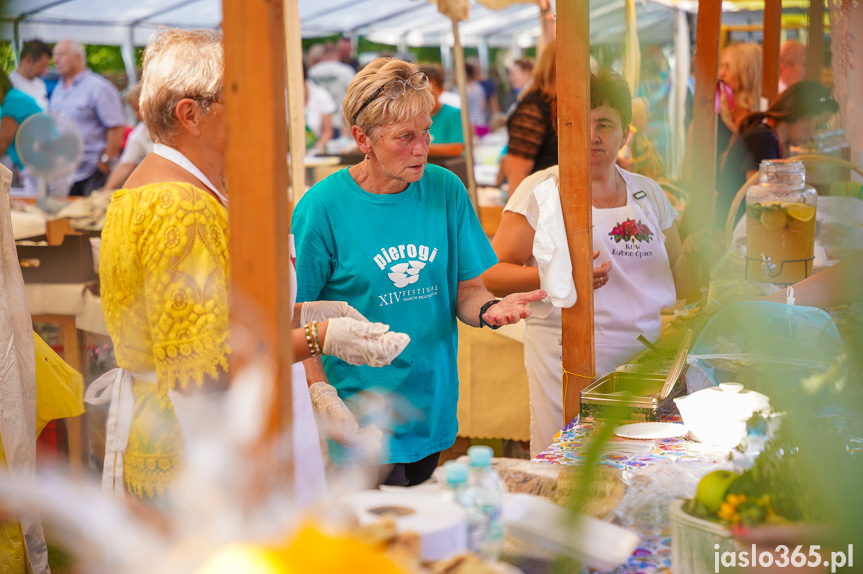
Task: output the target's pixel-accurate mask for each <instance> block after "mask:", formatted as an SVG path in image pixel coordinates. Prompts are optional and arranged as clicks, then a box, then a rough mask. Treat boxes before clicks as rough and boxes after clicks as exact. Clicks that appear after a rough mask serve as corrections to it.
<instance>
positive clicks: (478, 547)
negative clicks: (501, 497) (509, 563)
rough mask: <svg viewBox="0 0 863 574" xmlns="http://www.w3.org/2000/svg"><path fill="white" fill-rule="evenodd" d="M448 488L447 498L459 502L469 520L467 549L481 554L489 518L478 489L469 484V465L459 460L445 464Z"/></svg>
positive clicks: (445, 493) (445, 495)
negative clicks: (479, 499) (484, 510)
mask: <svg viewBox="0 0 863 574" xmlns="http://www.w3.org/2000/svg"><path fill="white" fill-rule="evenodd" d="M444 471H445V473H446V483H447V490H446V491H445V492H444V498H445V499H446V500H450V501H453V502H455V503H457V504H459V505H460V506H461V507H462V508H464V511H465V517H466V520H467V544H466V546H467V549H468V550H470V551H472V552H476V553H477V554H481V552H482V546H483V541H484V540H485V538H486V533H487V531H488V519H487V518H486V515H485V513H484V512H483V511H482V509H481V508H480V505H479V501H478V496H477V492H476V489H475V488H474V487H472V486H470V485H469V484H468V470H467V466H466V465H464V464H462V463H459V462H450V463H447V464H446V465H444Z"/></svg>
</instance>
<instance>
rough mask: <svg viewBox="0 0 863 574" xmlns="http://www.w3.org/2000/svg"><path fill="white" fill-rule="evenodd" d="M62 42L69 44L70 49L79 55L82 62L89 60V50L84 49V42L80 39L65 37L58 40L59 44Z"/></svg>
mask: <svg viewBox="0 0 863 574" xmlns="http://www.w3.org/2000/svg"><path fill="white" fill-rule="evenodd" d="M60 44H67V45H68V46H69V51H70V52H72V54H74V55H76V56H79V57H80V58H81V61H82V62H86V61H87V51H86V50H84V44H82V43H81V42H79V41H78V40H73V39H72V38H65V39H63V40H60V41H59V42H57V45H60ZM55 48H56V46H55Z"/></svg>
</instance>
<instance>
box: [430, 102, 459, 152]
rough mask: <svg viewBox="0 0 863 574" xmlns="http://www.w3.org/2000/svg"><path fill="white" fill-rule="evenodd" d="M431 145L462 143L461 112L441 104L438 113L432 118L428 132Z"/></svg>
mask: <svg viewBox="0 0 863 574" xmlns="http://www.w3.org/2000/svg"><path fill="white" fill-rule="evenodd" d="M429 133H430V134H431V143H433V144H447V143H464V135H463V134H462V131H461V112H460V111H459V110H457V109H455V108H454V107H452V106H448V105H446V104H443V106H442V107H441V109H440V110H438V113H436V114H435V115H434V116H432V126H431V129H430V130H429Z"/></svg>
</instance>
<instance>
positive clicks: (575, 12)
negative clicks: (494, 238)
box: [557, 2, 596, 424]
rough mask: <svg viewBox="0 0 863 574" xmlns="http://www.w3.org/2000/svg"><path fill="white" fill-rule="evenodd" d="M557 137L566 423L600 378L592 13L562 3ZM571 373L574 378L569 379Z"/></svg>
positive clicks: (559, 10) (575, 4) (584, 6)
mask: <svg viewBox="0 0 863 574" xmlns="http://www.w3.org/2000/svg"><path fill="white" fill-rule="evenodd" d="M557 40H558V42H557V94H558V95H557V134H558V141H559V148H560V153H559V154H558V157H560V202H561V207H562V208H563V221H564V225H565V227H566V230H567V232H566V236H567V240H568V245H569V253H570V257H571V258H572V274H573V279H574V280H575V289H576V292H577V293H578V301H577V302H576V304H575V305H574V306H573V307H571V308H569V309H564V310H563V369H564V376H563V397H562V400H563V418H564V420H563V423H564V424H566V423H568V422H569V421H570V420H572V419H573V418H574V417H575V415H577V414H578V412H579V393H580V391H581V389H583V388H584V387H586V386H587V385H589V384H590V383H591V382H592V381H593V379H594V378H595V376H596V363H595V358H594V354H593V352H594V347H593V280H592V278H593V271H592V270H593V257H592V254H593V232H592V229H593V223H592V219H593V218H592V211H591V209H592V207H591V199H590V161H589V150H588V144H589V142H588V140H589V136H588V134H590V81H589V78H590V10H589V6H588V3H587V2H558V3H557ZM566 373H571V374H569V375H567V374H566Z"/></svg>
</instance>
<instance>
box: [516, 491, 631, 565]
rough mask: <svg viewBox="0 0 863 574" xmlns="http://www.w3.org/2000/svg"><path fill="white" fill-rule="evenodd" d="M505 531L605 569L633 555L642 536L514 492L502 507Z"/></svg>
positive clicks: (540, 499)
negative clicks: (575, 517) (574, 518)
mask: <svg viewBox="0 0 863 574" xmlns="http://www.w3.org/2000/svg"><path fill="white" fill-rule="evenodd" d="M503 524H504V528H505V529H506V533H507V534H508V535H510V536H515V537H517V538H521V539H522V540H526V541H527V542H530V543H532V544H536V545H537V546H541V547H542V548H545V549H547V550H551V551H552V552H555V553H558V554H564V555H566V556H571V557H573V558H575V559H577V560H579V561H580V562H581V563H582V566H584V567H587V568H591V569H593V570H599V571H601V572H606V571H608V570H614V569H615V568H617V567H618V566H620V565H621V564H623V563H624V562H626V560H627V559H628V558H629V557H630V556H632V553H633V552H634V551H635V548H636V547H637V546H638V541H639V540H640V539H641V537H640V536H639V535H638V534H636V533H635V532H631V531H629V530H626V529H625V528H621V527H619V526H615V525H614V524H610V523H608V522H603V521H601V520H597V519H596V518H591V517H590V516H583V515H582V516H578V519H577V520H576V521H573V515H572V513H571V512H570V511H569V510H567V509H566V508H563V507H560V506H558V505H556V504H554V503H552V502H549V501H548V500H545V499H542V498H539V497H538V496H533V495H530V494H514V495H513V496H512V498H510V500H509V502H507V503H506V506H505V507H504V510H503Z"/></svg>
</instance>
